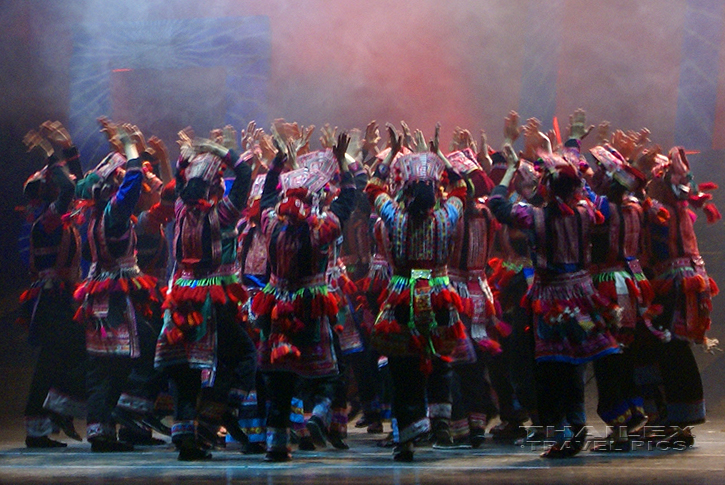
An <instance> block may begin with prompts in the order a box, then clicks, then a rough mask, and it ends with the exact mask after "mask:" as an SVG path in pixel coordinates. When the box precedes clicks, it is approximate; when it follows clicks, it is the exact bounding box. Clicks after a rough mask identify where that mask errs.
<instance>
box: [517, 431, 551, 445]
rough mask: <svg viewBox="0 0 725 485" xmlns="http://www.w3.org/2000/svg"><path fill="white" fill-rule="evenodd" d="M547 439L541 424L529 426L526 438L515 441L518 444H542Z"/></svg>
mask: <svg viewBox="0 0 725 485" xmlns="http://www.w3.org/2000/svg"><path fill="white" fill-rule="evenodd" d="M545 440H546V433H545V432H544V431H543V430H542V429H541V427H540V426H532V427H530V428H529V431H528V433H526V436H525V437H524V438H519V439H517V440H516V441H514V444H515V445H516V446H526V445H535V444H540V443H542V442H543V441H545Z"/></svg>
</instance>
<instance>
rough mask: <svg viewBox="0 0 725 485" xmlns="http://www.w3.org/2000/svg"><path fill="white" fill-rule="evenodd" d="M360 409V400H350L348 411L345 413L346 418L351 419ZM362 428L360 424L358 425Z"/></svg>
mask: <svg viewBox="0 0 725 485" xmlns="http://www.w3.org/2000/svg"><path fill="white" fill-rule="evenodd" d="M360 411H362V404H360V401H357V400H356V401H352V402H351V403H350V412H349V413H347V420H348V421H352V420H353V419H355V416H357V415H358V414H360ZM360 427H361V428H362V426H360Z"/></svg>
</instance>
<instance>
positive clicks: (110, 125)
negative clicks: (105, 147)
mask: <svg viewBox="0 0 725 485" xmlns="http://www.w3.org/2000/svg"><path fill="white" fill-rule="evenodd" d="M98 123H99V124H100V125H101V133H105V135H106V138H107V139H108V143H110V145H111V148H113V150H114V151H117V152H121V153H123V143H121V140H119V138H118V125H116V123H114V122H113V121H111V120H110V119H108V118H106V117H105V116H101V117H100V118H98Z"/></svg>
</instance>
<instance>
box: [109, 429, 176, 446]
mask: <svg viewBox="0 0 725 485" xmlns="http://www.w3.org/2000/svg"><path fill="white" fill-rule="evenodd" d="M118 439H119V440H120V441H125V442H126V443H131V444H132V445H138V446H160V445H165V444H166V441H164V440H160V439H158V438H154V437H153V436H152V435H151V431H148V432H147V433H143V434H140V433H134V432H133V430H131V428H125V427H122V428H121V429H119V430H118Z"/></svg>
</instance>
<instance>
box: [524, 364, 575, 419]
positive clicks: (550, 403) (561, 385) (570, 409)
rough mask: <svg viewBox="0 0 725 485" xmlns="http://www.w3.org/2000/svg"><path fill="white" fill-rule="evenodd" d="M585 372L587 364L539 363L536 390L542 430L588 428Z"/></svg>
mask: <svg viewBox="0 0 725 485" xmlns="http://www.w3.org/2000/svg"><path fill="white" fill-rule="evenodd" d="M585 370H586V365H585V364H579V365H576V364H569V363H564V362H537V363H536V390H537V394H538V402H539V418H540V420H541V425H542V426H544V427H553V428H552V429H557V430H560V429H562V428H561V426H562V425H565V424H566V425H569V426H572V427H573V428H578V427H582V426H584V425H585V424H586V412H585V409H584V373H585Z"/></svg>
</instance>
